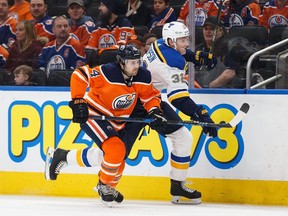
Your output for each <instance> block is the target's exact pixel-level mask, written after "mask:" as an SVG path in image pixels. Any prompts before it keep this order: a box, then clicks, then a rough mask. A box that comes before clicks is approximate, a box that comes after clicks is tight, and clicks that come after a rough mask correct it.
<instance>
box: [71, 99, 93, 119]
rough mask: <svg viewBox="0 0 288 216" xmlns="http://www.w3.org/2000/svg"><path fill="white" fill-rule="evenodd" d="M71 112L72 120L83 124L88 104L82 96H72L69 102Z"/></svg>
mask: <svg viewBox="0 0 288 216" xmlns="http://www.w3.org/2000/svg"><path fill="white" fill-rule="evenodd" d="M69 107H70V108H71V109H72V112H73V119H72V121H73V122H76V123H80V124H83V123H85V122H86V121H87V120H88V114H89V111H88V106H87V102H86V100H85V99H84V98H74V99H72V100H71V101H70V102H69Z"/></svg>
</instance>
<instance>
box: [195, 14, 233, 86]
mask: <svg viewBox="0 0 288 216" xmlns="http://www.w3.org/2000/svg"><path fill="white" fill-rule="evenodd" d="M216 28H217V35H216V38H215V42H213V35H214V31H216ZM203 37H204V42H203V43H201V44H199V45H198V46H197V47H196V48H195V51H196V52H197V51H204V52H212V53H213V54H214V56H215V57H217V65H216V66H215V67H214V68H213V69H212V70H207V69H203V68H198V69H196V73H195V80H196V81H197V82H198V83H199V84H200V86H201V87H204V88H233V87H234V86H233V85H234V82H233V79H236V68H235V62H234V60H233V58H232V57H231V55H230V51H229V49H228V39H227V37H226V32H225V28H224V27H223V25H222V23H221V22H220V25H218V23H217V18H216V17H215V16H210V17H208V18H207V19H206V20H205V22H204V25H203ZM211 47H213V48H212V49H211Z"/></svg>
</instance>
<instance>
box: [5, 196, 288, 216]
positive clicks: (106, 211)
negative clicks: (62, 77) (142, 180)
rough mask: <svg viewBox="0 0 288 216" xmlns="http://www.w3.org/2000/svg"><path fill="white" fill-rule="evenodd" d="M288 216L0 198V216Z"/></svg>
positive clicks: (276, 211) (254, 209)
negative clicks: (109, 206) (110, 206)
mask: <svg viewBox="0 0 288 216" xmlns="http://www.w3.org/2000/svg"><path fill="white" fill-rule="evenodd" d="M16 215H17V216H18V215H19V216H48V215H49V216H74V215H77V216H90V215H93V216H122V215H123V216H127V215H131V216H142V215H143V216H144V215H145V216H153V215H155V216H186V215H189V216H240V215H241V216H250V215H251V216H252V215H253V216H258V215H259V216H272V215H273V216H274V215H275V216H282V215H283V216H284V215H285V216H288V207H281V206H259V205H231V204H214V203H213V204H212V203H202V204H200V205H194V206H193V205H175V204H171V203H170V202H168V201H167V202H160V201H135V200H124V201H123V203H121V204H115V205H114V206H113V207H112V208H108V207H107V206H105V205H103V204H102V203H101V202H100V201H99V199H97V198H93V199H92V198H91V199H90V198H89V199H88V198H68V197H48V196H47V197H46V196H14V195H1V196H0V216H16Z"/></svg>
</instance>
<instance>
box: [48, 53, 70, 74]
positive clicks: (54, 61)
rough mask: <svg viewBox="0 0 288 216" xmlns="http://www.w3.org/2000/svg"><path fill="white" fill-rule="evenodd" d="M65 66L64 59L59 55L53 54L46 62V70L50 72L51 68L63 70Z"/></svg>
mask: <svg viewBox="0 0 288 216" xmlns="http://www.w3.org/2000/svg"><path fill="white" fill-rule="evenodd" d="M65 68H66V65H65V60H64V59H63V57H62V56H61V55H55V56H53V57H52V58H51V59H50V60H49V62H48V64H47V71H48V72H50V71H52V70H63V69H65Z"/></svg>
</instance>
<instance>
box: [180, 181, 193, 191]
mask: <svg viewBox="0 0 288 216" xmlns="http://www.w3.org/2000/svg"><path fill="white" fill-rule="evenodd" d="M186 183H188V182H181V187H182V189H183V190H185V191H187V192H189V193H193V192H194V191H195V190H194V189H190V188H188V187H187V186H186V185H185V184H186Z"/></svg>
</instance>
